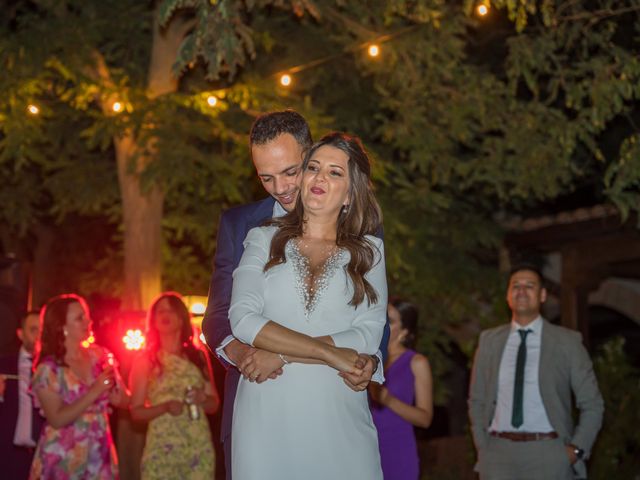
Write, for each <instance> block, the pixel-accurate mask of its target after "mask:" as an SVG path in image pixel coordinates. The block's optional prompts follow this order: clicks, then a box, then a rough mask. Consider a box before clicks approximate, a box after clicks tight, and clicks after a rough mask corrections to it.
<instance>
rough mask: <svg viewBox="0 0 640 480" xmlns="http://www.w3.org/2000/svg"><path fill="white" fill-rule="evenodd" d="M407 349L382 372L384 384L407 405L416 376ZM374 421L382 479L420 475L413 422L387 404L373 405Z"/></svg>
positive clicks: (412, 479) (410, 479) (409, 478)
mask: <svg viewBox="0 0 640 480" xmlns="http://www.w3.org/2000/svg"><path fill="white" fill-rule="evenodd" d="M415 354H416V352H414V351H413V350H407V351H406V352H404V353H403V354H402V355H400V356H399V357H398V358H397V359H396V361H395V362H393V363H392V364H391V366H390V367H389V368H388V369H387V370H386V371H385V377H386V382H385V387H387V389H388V390H389V393H391V395H393V396H394V397H396V398H398V399H399V400H402V401H403V402H405V403H408V404H409V405H413V402H414V399H415V378H414V376H413V372H412V371H411V359H412V358H413V356H414V355H415ZM371 413H372V416H373V422H374V423H375V425H376V428H377V429H378V443H379V445H380V457H381V459H382V472H383V473H384V478H385V480H417V479H418V476H419V474H420V462H419V459H418V446H417V444H416V437H415V434H414V432H413V425H411V424H410V423H409V422H407V421H406V420H404V419H403V418H401V417H400V416H399V415H398V414H396V413H395V412H393V411H391V410H390V409H388V408H386V407H382V408H380V407H378V406H375V405H374V406H372V408H371Z"/></svg>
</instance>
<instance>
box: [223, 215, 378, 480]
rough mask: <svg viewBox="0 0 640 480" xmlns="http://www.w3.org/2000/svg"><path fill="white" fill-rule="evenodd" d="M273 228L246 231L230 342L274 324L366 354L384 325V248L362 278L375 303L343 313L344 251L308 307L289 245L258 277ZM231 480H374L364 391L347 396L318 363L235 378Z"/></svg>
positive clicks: (348, 288) (374, 446) (348, 289)
mask: <svg viewBox="0 0 640 480" xmlns="http://www.w3.org/2000/svg"><path fill="white" fill-rule="evenodd" d="M275 232H276V228H275V227H259V228H254V229H252V230H251V231H250V232H249V233H248V235H247V238H246V240H245V251H244V254H243V256H242V259H241V261H240V264H239V266H238V268H237V269H236V270H235V271H234V273H233V293H232V297H231V308H230V310H229V318H230V321H231V328H232V330H233V334H234V336H235V337H236V338H238V339H239V340H241V341H243V342H245V343H248V344H252V343H253V340H254V338H255V336H256V335H257V333H258V332H259V331H260V330H261V329H262V327H263V326H264V325H265V324H266V323H267V322H268V321H269V320H272V321H274V322H277V323H279V324H281V325H283V326H285V327H288V328H290V329H292V330H296V331H298V332H301V333H304V334H307V335H310V336H314V337H317V336H322V335H331V336H332V338H333V341H334V342H335V344H336V346H339V347H348V348H352V349H354V350H356V351H358V352H360V353H368V354H374V353H375V352H376V351H377V350H378V347H379V345H380V340H381V338H382V331H383V328H384V325H385V322H386V306H387V284H386V276H385V265H384V250H383V244H382V241H381V240H379V239H377V238H375V237H367V238H368V240H369V241H370V242H371V243H372V244H373V245H374V246H375V247H377V248H374V251H376V260H375V262H374V266H373V268H372V269H371V270H370V271H369V272H368V274H367V275H366V278H367V280H368V281H369V282H370V283H371V285H372V286H373V287H374V288H375V289H376V292H377V294H378V302H377V303H376V304H372V305H368V302H367V300H366V297H365V300H364V302H362V303H361V304H360V305H359V306H358V307H357V308H354V307H353V306H351V305H348V303H349V301H350V300H351V296H352V295H353V287H352V284H351V280H350V278H349V276H348V274H347V272H346V269H345V267H346V265H347V264H348V262H349V253H348V252H346V251H339V252H338V253H337V254H335V255H333V256H332V257H331V258H330V259H329V260H328V261H327V264H326V266H325V272H324V274H323V275H321V277H320V278H319V280H318V281H317V284H316V285H317V288H316V291H317V293H316V295H315V296H314V300H312V301H309V299H308V292H307V291H306V283H305V281H304V278H305V277H306V274H307V272H308V271H307V270H306V263H305V260H306V258H305V257H303V256H301V255H300V254H299V252H298V249H297V247H296V244H295V243H294V241H290V242H289V243H288V244H287V246H286V249H285V253H286V258H287V261H286V263H284V264H281V265H278V266H276V267H273V268H271V269H270V270H268V271H267V272H264V271H263V268H264V265H265V263H266V262H267V259H268V255H269V249H270V245H271V238H272V237H273V235H274V233H275ZM231 438H232V447H231V448H232V476H233V479H234V480H314V479H318V480H327V479H332V480H342V479H344V480H358V479H362V480H376V479H380V480H382V469H381V466H380V454H379V451H378V437H377V432H376V429H375V426H374V425H373V421H372V419H371V414H370V412H369V407H368V403H367V393H366V391H364V392H354V391H353V390H351V389H350V388H348V387H347V386H346V385H345V384H344V382H343V380H342V378H341V377H339V376H338V372H337V371H336V370H334V369H332V368H330V367H328V366H324V365H304V364H290V365H286V366H285V367H284V373H283V374H282V375H281V376H280V377H278V378H277V379H275V380H267V381H266V382H264V383H262V384H260V385H258V384H257V383H251V382H249V381H247V380H245V379H244V378H241V379H240V383H239V384H238V392H237V394H236V399H235V404H234V407H233V427H232V437H231Z"/></svg>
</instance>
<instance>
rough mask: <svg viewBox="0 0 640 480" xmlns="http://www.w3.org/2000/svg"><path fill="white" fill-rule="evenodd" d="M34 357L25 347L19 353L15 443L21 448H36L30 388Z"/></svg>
mask: <svg viewBox="0 0 640 480" xmlns="http://www.w3.org/2000/svg"><path fill="white" fill-rule="evenodd" d="M32 365H33V357H32V356H31V354H30V353H29V352H27V351H26V350H25V349H24V347H21V348H20V353H18V419H17V421H16V431H15V433H14V435H13V443H14V444H15V445H18V446H19V447H35V446H36V442H35V441H34V440H33V434H32V426H33V418H32V417H33V401H32V398H31V394H30V392H29V388H30V386H31V367H32Z"/></svg>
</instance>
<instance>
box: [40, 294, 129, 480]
mask: <svg viewBox="0 0 640 480" xmlns="http://www.w3.org/2000/svg"><path fill="white" fill-rule="evenodd" d="M40 322H41V329H40V332H41V333H40V338H39V340H38V344H37V346H36V349H37V350H36V351H37V354H36V355H37V356H36V361H35V373H34V376H33V380H32V390H33V392H34V393H35V395H36V397H37V399H38V401H39V403H40V406H41V408H42V410H43V412H44V415H45V417H46V419H47V423H46V424H45V427H44V428H43V430H42V433H41V435H40V439H39V441H38V446H37V448H36V452H35V455H34V459H33V464H32V465H31V472H30V475H29V478H30V479H40V478H42V479H50V478H56V479H57V478H64V479H88V478H90V479H105V480H106V479H109V480H111V479H117V478H118V460H117V457H116V452H115V448H114V445H113V439H112V437H111V431H110V429H109V418H108V409H109V404H110V403H111V404H113V405H116V406H120V407H126V406H127V404H128V400H129V398H128V394H127V391H126V388H125V386H124V384H123V383H122V381H121V379H120V376H119V374H118V372H117V369H116V368H115V365H114V363H115V362H114V360H113V356H112V355H111V354H110V353H109V352H108V351H107V350H106V349H104V348H102V347H99V346H96V345H92V346H89V347H88V348H87V347H83V346H82V342H83V340H86V339H87V337H88V336H89V335H90V332H91V319H90V318H89V310H88V308H87V305H86V302H85V301H84V299H83V298H82V297H79V296H77V295H73V294H67V295H60V296H58V297H54V298H53V299H51V300H49V302H48V303H47V305H46V306H45V307H44V309H43V311H42V313H41V317H40Z"/></svg>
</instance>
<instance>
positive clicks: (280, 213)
mask: <svg viewBox="0 0 640 480" xmlns="http://www.w3.org/2000/svg"><path fill="white" fill-rule="evenodd" d="M287 213H288V212H287V211H286V210H285V208H284V207H283V206H282V205H280V203H279V202H275V203H274V204H273V218H279V217H284V216H285V215H286V214H287ZM232 340H235V337H234V336H233V335H228V336H227V337H226V338H225V339H224V340H223V341H222V342H220V345H218V347H217V348H216V354H217V355H218V357H220V358H222V359H223V360H224V361H225V362H227V363H229V364H231V365H233V366H236V364H235V363H233V362H232V361H231V359H230V358H229V357H228V356H227V353H226V352H225V351H224V348H225V347H226V346H227V345H229V343H231V341H232ZM376 357H378V369H377V370H376V372H375V373H374V374H373V376H372V377H371V381H373V382H376V383H379V384H380V385H382V384H383V383H384V371H383V370H384V368H383V365H384V362H383V361H382V352H381V351H380V350H378V351H377V352H376Z"/></svg>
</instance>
